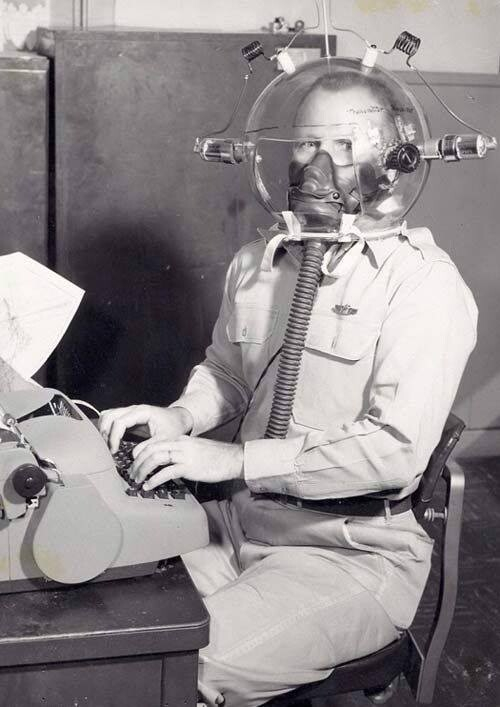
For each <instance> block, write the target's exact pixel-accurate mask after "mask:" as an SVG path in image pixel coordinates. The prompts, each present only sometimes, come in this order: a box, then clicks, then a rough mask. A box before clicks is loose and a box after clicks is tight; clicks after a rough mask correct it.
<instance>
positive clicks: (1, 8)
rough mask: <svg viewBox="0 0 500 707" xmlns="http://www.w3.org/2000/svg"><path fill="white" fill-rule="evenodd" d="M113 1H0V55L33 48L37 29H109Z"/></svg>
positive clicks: (111, 19)
mask: <svg viewBox="0 0 500 707" xmlns="http://www.w3.org/2000/svg"><path fill="white" fill-rule="evenodd" d="M114 11H115V2H114V0H0V54H1V53H3V54H7V53H9V52H13V51H14V52H15V51H16V50H19V49H25V48H31V46H30V41H31V39H32V37H33V35H34V30H35V29H36V27H40V26H48V25H50V26H52V27H78V26H80V23H81V22H82V23H83V26H88V27H92V26H101V25H110V24H113V22H114Z"/></svg>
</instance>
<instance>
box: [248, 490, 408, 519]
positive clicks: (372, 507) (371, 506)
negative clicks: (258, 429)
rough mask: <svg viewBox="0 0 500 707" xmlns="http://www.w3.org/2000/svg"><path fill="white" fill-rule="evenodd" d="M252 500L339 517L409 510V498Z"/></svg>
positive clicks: (276, 496) (263, 495)
mask: <svg viewBox="0 0 500 707" xmlns="http://www.w3.org/2000/svg"><path fill="white" fill-rule="evenodd" d="M252 496H253V497H254V498H268V499H270V500H272V501H277V502H278V503H282V504H284V505H286V506H295V507H296V508H303V509H305V510H308V511H320V512H321V513H335V514H336V515H341V516H384V515H385V514H386V508H388V509H389V511H390V514H391V515H397V514H398V513H405V512H406V511H409V510H411V496H406V497H405V498H402V499H401V500H399V501H389V500H387V499H384V498H368V497H366V496H356V497H354V498H325V499H318V500H314V501H312V500H310V499H305V498H297V497H296V496H288V495H286V494H281V493H252Z"/></svg>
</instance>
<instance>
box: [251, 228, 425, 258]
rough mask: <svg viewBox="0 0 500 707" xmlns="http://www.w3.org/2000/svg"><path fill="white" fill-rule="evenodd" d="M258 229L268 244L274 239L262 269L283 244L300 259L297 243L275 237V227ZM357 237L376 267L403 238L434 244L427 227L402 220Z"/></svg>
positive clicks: (421, 244) (416, 243)
mask: <svg viewBox="0 0 500 707" xmlns="http://www.w3.org/2000/svg"><path fill="white" fill-rule="evenodd" d="M258 231H259V233H260V234H261V236H262V237H263V238H264V240H265V241H266V243H267V244H268V245H269V244H270V242H271V241H272V240H274V244H273V246H271V248H270V249H267V248H266V253H265V254H264V258H263V262H262V267H263V269H265V270H270V269H272V262H273V260H274V255H275V252H276V250H277V249H278V248H279V247H281V246H283V247H284V248H285V249H286V250H287V251H288V252H289V253H290V255H292V256H293V257H294V258H295V259H296V260H299V259H300V258H298V257H297V249H298V248H299V245H298V244H296V243H294V242H289V243H287V242H286V241H284V238H285V234H283V238H276V236H277V235H278V234H279V230H278V229H277V227H273V228H271V229H269V230H265V229H260V228H259V229H258ZM358 238H359V239H360V240H363V241H364V242H365V243H366V245H367V247H368V249H369V251H370V253H371V255H372V256H373V259H374V261H375V264H376V266H377V268H380V267H381V266H382V265H383V263H384V262H385V261H386V260H387V258H388V257H389V256H390V255H392V253H393V252H394V251H395V250H396V248H397V247H398V246H399V244H400V243H401V241H402V240H403V239H405V238H406V239H407V240H408V242H409V243H410V245H412V246H413V247H414V248H418V249H421V248H423V247H425V246H428V245H435V242H434V238H433V236H432V233H431V232H430V230H429V229H428V228H408V227H407V225H406V221H403V223H402V224H400V225H398V226H397V227H394V228H390V229H381V230H380V231H376V230H372V231H360V232H359V236H358ZM354 240H356V239H354Z"/></svg>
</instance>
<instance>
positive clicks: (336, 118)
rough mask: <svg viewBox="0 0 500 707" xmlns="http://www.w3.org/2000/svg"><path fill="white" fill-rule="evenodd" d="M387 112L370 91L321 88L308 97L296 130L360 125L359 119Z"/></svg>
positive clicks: (299, 116) (297, 118)
mask: <svg viewBox="0 0 500 707" xmlns="http://www.w3.org/2000/svg"><path fill="white" fill-rule="evenodd" d="M385 112H386V107H385V106H384V105H383V102H382V101H380V100H378V99H377V97H376V96H375V94H374V93H373V92H372V91H370V90H369V89H367V88H351V87H349V88H340V89H337V90H334V89H327V88H322V87H318V88H316V89H313V90H312V91H311V93H310V94H309V95H308V96H306V98H305V99H304V100H303V102H302V104H301V106H300V107H299V109H298V111H297V115H296V117H295V121H294V125H295V127H296V128H297V129H303V128H308V127H319V126H342V125H353V124H359V122H360V118H362V117H366V116H367V115H370V117H371V118H372V119H373V118H374V117H375V116H376V115H377V114H383V113H385Z"/></svg>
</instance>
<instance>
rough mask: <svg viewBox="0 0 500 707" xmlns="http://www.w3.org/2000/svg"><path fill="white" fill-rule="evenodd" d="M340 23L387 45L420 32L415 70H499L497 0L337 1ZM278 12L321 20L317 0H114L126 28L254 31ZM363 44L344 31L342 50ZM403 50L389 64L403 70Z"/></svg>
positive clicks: (340, 37)
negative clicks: (409, 34) (404, 33)
mask: <svg viewBox="0 0 500 707" xmlns="http://www.w3.org/2000/svg"><path fill="white" fill-rule="evenodd" d="M331 6H332V13H333V15H334V17H335V23H336V25H337V26H340V27H349V28H352V29H355V30H356V31H357V32H359V33H360V34H361V35H363V36H364V37H366V38H367V39H368V40H369V41H370V42H373V43H375V44H377V45H378V46H379V47H382V48H389V47H391V46H392V44H393V42H394V40H395V38H396V37H397V36H398V34H399V33H400V32H401V31H402V30H407V31H409V32H411V33H412V34H415V35H417V36H419V37H421V38H422V45H421V47H420V50H419V53H418V61H417V60H416V59H415V64H416V66H417V67H418V68H422V69H424V70H426V71H461V72H471V71H472V72H482V73H497V72H498V68H499V45H498V36H499V34H500V4H499V3H498V2H496V0H333V1H332V2H331ZM276 15H284V16H285V19H286V20H287V21H288V22H289V23H291V24H293V23H294V22H295V20H297V19H299V18H301V19H303V20H304V21H305V22H306V24H308V25H310V24H313V23H314V22H315V21H316V12H315V10H314V3H313V0H188V1H187V2H184V3H179V2H178V1H177V0H116V10H115V21H116V23H117V24H119V25H123V26H138V27H163V28H169V29H173V28H176V29H196V30H218V31H223V32H225V31H227V32H233V31H235V32H246V31H248V32H255V31H257V30H259V29H261V28H262V27H267V25H268V24H269V22H270V21H271V20H272V19H273V18H274V17H275V16H276ZM362 47H363V45H362V44H361V43H360V41H359V40H358V39H357V38H356V37H354V36H353V35H350V34H346V33H339V35H338V54H339V56H342V55H348V56H349V55H350V56H352V55H353V54H354V55H357V54H359V52H360V51H362ZM400 57H401V55H399V56H398V53H395V54H394V55H393V56H391V57H388V58H387V61H386V62H385V63H384V65H385V66H386V67H387V68H389V69H391V68H392V69H401V68H403V67H402V63H401V58H400Z"/></svg>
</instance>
